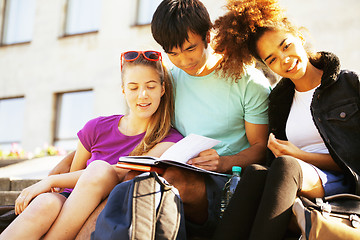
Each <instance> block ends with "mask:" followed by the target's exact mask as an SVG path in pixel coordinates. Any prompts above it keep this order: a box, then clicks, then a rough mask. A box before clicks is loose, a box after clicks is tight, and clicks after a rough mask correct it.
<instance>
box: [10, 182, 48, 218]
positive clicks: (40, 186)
mask: <svg viewBox="0 0 360 240" xmlns="http://www.w3.org/2000/svg"><path fill="white" fill-rule="evenodd" d="M50 191H51V185H50V181H49V180H48V178H45V179H43V180H41V181H40V182H37V183H35V184H34V185H31V186H29V187H27V188H25V189H24V190H22V191H21V193H20V195H19V197H18V198H17V199H16V200H15V214H16V215H19V214H20V213H22V212H23V211H24V210H25V208H26V207H27V206H28V205H29V203H30V202H31V200H32V199H34V198H35V197H36V196H37V195H39V194H41V193H45V192H50Z"/></svg>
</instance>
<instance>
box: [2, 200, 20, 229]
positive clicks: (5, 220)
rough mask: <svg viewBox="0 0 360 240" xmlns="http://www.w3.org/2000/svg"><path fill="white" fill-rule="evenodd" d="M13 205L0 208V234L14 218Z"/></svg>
mask: <svg viewBox="0 0 360 240" xmlns="http://www.w3.org/2000/svg"><path fill="white" fill-rule="evenodd" d="M16 216H17V215H16V214H15V205H4V206H0V233H2V232H3V231H4V230H5V228H7V226H9V225H10V223H11V222H12V221H14V219H15V218H16Z"/></svg>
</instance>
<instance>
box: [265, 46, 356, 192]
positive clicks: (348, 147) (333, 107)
mask: <svg viewBox="0 0 360 240" xmlns="http://www.w3.org/2000/svg"><path fill="white" fill-rule="evenodd" d="M312 64H313V65H314V66H315V67H317V68H318V69H322V70H323V72H324V73H323V76H322V78H321V84H320V86H319V87H318V88H317V89H316V90H315V93H314V95H313V99H312V102H311V107H310V109H311V114H312V117H313V121H314V123H315V126H316V128H317V129H318V131H319V133H320V135H321V137H322V139H323V141H324V143H325V145H326V147H327V148H328V149H329V153H330V155H331V157H332V158H333V159H334V161H335V162H336V163H337V164H338V165H339V166H340V168H341V169H342V170H343V172H344V174H345V176H346V177H347V178H348V179H349V181H351V184H352V189H353V192H354V193H356V194H358V195H360V84H359V76H358V75H357V74H356V73H354V72H351V71H345V70H342V71H340V63H339V60H338V58H337V57H336V56H335V55H334V54H331V53H326V52H322V53H321V58H320V60H319V61H317V62H316V63H313V62H312ZM294 87H295V86H294V84H293V83H292V82H291V80H290V79H287V78H283V79H282V80H281V81H280V82H279V83H278V84H277V86H276V87H275V88H274V90H273V91H272V92H271V93H270V96H269V99H270V103H269V131H270V132H272V133H274V135H275V137H276V138H278V139H282V140H287V137H286V133H285V126H286V121H287V118H288V115H289V112H290V107H291V104H292V101H293V97H294V93H295V90H294ZM268 157H269V159H268V160H269V161H270V162H271V160H272V159H273V155H272V154H269V155H268Z"/></svg>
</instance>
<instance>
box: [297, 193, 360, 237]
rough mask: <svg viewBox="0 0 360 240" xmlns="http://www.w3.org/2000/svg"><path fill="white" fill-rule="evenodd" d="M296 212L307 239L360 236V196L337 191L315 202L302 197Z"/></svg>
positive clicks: (298, 201) (298, 200) (298, 199)
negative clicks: (335, 193) (337, 192)
mask: <svg viewBox="0 0 360 240" xmlns="http://www.w3.org/2000/svg"><path fill="white" fill-rule="evenodd" d="M293 212H294V214H295V216H296V218H297V221H298V225H299V226H300V229H301V231H302V234H303V235H302V237H303V238H305V239H332V240H335V239H360V197H359V196H357V195H353V194H337V195H333V196H329V197H325V198H324V199H322V198H317V199H315V202H312V201H311V200H309V199H307V198H305V197H299V198H297V199H296V200H295V203H294V206H293Z"/></svg>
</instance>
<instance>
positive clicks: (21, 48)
mask: <svg viewBox="0 0 360 240" xmlns="http://www.w3.org/2000/svg"><path fill="white" fill-rule="evenodd" d="M136 2H137V1H135V0H103V1H102V8H101V12H102V18H101V26H100V31H99V32H98V33H92V34H84V35H78V36H72V37H61V35H62V31H63V26H64V18H65V3H66V1H65V0H51V1H48V0H37V2H36V19H35V25H34V36H33V40H32V42H31V43H29V44H21V45H13V46H1V47H0V99H1V98H9V97H15V96H22V95H24V96H25V100H26V107H25V108H26V109H25V117H24V118H25V121H24V126H23V129H24V133H23V138H22V146H23V148H24V149H25V150H27V151H32V150H33V149H34V148H35V147H38V146H42V145H43V143H44V142H48V143H52V140H53V128H54V113H55V97H54V96H55V95H54V94H55V93H58V92H66V91H74V90H82V89H89V88H92V89H93V90H94V95H95V105H94V106H93V107H94V112H95V115H96V116H98V115H110V114H116V113H125V112H126V105H125V102H124V100H123V98H122V95H121V90H120V73H119V56H120V53H121V52H122V51H125V50H129V49H156V50H161V49H160V47H159V46H158V45H157V44H156V42H155V41H154V40H153V39H152V36H151V32H150V26H149V25H146V26H133V25H134V16H135V11H136ZM203 2H204V4H205V5H206V6H207V8H208V9H209V12H210V14H211V16H212V19H213V20H215V19H216V17H217V16H219V15H220V14H222V13H223V10H224V9H223V8H222V6H223V5H224V3H225V2H226V1H225V0H203ZM281 2H282V3H283V5H284V6H286V7H287V8H288V13H289V15H290V16H291V17H293V18H294V19H295V20H296V21H298V22H299V23H300V24H302V25H304V26H305V27H307V28H308V29H309V31H310V33H311V35H312V36H313V37H314V39H315V40H316V42H315V44H317V49H320V50H330V51H333V52H335V53H336V54H338V55H339V56H340V57H341V59H342V62H343V66H344V67H346V68H350V69H354V70H357V71H358V72H360V67H359V64H358V63H357V61H356V60H357V59H356V57H358V56H360V54H359V51H360V48H359V47H358V45H357V43H358V42H360V41H359V40H360V32H359V31H360V26H359V24H360V15H359V14H358V13H357V11H358V10H360V2H359V1H358V0H342V1H338V0H326V1H325V0H322V1H320V0H317V1H315V0H291V1H290V0H281ZM3 4H4V0H0V8H2V7H3ZM325 7H326V10H325ZM2 13H3V11H1V13H0V14H2ZM0 18H1V19H2V16H0ZM89 107H92V106H89ZM0 134H1V133H0Z"/></svg>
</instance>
